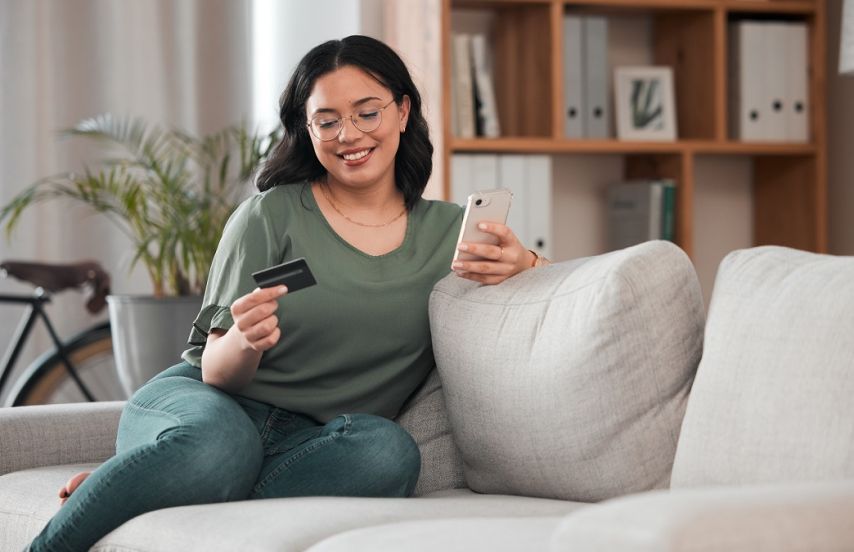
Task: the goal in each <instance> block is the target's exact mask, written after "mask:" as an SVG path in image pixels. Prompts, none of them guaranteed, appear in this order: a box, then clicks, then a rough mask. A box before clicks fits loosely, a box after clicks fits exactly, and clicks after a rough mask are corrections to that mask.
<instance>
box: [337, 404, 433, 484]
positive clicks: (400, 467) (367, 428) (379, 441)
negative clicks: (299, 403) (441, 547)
mask: <svg viewBox="0 0 854 552" xmlns="http://www.w3.org/2000/svg"><path fill="white" fill-rule="evenodd" d="M327 427H329V428H330V429H333V430H336V431H339V432H341V433H342V434H343V435H346V436H347V437H348V439H350V440H354V441H356V442H358V443H359V445H360V446H359V448H360V450H361V452H362V454H363V455H364V458H365V461H364V462H363V463H362V466H361V467H362V469H364V470H367V472H368V473H364V474H362V475H363V477H366V478H367V479H369V480H374V481H380V480H382V481H384V482H385V486H387V487H388V488H389V489H396V490H395V491H392V492H391V494H392V495H396V496H410V495H411V494H412V491H413V490H415V484H416V483H417V482H418V476H419V474H420V472H421V451H420V450H419V449H418V445H417V444H416V443H415V439H413V438H412V436H411V435H410V434H409V433H408V432H407V431H406V430H405V429H403V428H402V427H400V426H399V425H398V424H396V423H395V422H393V421H391V420H389V419H387V418H383V417H381V416H374V415H372V414H347V415H343V416H338V417H337V418H335V419H334V420H332V421H331V422H329V424H328V425H327Z"/></svg>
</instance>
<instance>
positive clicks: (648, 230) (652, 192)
mask: <svg viewBox="0 0 854 552" xmlns="http://www.w3.org/2000/svg"><path fill="white" fill-rule="evenodd" d="M675 199H676V187H675V184H674V183H673V181H671V180H633V181H628V182H619V183H616V184H612V185H611V186H609V187H608V248H609V249H610V250H616V249H624V248H626V247H630V246H632V245H636V244H639V243H643V242H645V241H649V240H660V239H667V240H670V241H673V239H674V238H675V206H676V201H675Z"/></svg>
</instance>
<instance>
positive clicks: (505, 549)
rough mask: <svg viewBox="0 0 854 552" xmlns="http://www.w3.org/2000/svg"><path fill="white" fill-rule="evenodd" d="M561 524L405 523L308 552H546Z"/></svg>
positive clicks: (537, 520)
mask: <svg viewBox="0 0 854 552" xmlns="http://www.w3.org/2000/svg"><path fill="white" fill-rule="evenodd" d="M562 520H563V518H562V517H559V516H553V517H533V518H518V517H501V518H457V519H434V520H420V521H404V522H400V523H392V524H388V525H377V526H373V527H365V528H362V529H354V530H352V531H346V532H344V533H340V534H338V535H335V536H333V537H329V538H328V539H326V540H323V541H321V542H319V543H318V544H316V545H314V546H312V547H311V548H309V550H308V552H352V551H353V550H370V551H372V552H400V551H402V550H405V551H406V552H436V551H442V552H471V551H472V550H489V551H490V552H519V551H522V550H524V551H526V552H536V551H543V552H545V551H547V550H548V548H549V541H550V539H551V536H552V534H553V533H554V531H555V529H556V528H557V527H558V525H560V523H561V521H562Z"/></svg>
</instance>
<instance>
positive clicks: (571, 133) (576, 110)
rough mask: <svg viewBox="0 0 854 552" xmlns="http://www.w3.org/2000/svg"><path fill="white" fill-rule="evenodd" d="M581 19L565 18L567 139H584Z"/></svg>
mask: <svg viewBox="0 0 854 552" xmlns="http://www.w3.org/2000/svg"><path fill="white" fill-rule="evenodd" d="M581 19H582V18H581V17H579V16H577V15H565V16H564V17H563V98H564V106H563V108H564V111H563V114H564V133H565V135H566V137H567V138H583V137H584V134H585V133H584V52H583V50H582V29H581Z"/></svg>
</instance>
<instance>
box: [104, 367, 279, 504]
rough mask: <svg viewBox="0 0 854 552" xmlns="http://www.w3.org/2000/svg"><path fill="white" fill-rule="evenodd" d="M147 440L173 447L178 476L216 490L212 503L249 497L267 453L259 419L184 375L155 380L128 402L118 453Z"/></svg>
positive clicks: (167, 449)
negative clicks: (250, 416) (259, 431)
mask: <svg viewBox="0 0 854 552" xmlns="http://www.w3.org/2000/svg"><path fill="white" fill-rule="evenodd" d="M173 368H180V365H178V366H175V367H173ZM191 368H192V367H191ZM145 443H157V446H158V447H163V448H164V450H165V451H168V454H169V455H170V456H171V457H172V459H173V464H174V466H175V469H174V472H175V473H174V476H175V477H178V478H182V479H184V480H185V481H186V482H190V481H192V482H193V483H194V484H195V485H199V486H204V487H209V488H210V489H216V491H215V495H216V496H209V497H208V500H209V501H226V500H236V499H241V498H245V497H246V496H247V495H248V493H249V491H250V490H251V488H252V485H253V484H254V481H255V479H256V478H257V476H258V471H259V470H260V468H261V463H262V461H263V456H264V453H263V447H262V445H261V440H260V438H259V436H258V432H257V430H256V429H255V425H254V423H253V422H252V420H251V419H250V418H249V417H248V416H247V415H246V413H245V411H244V410H243V409H242V408H241V407H240V405H239V404H237V402H236V401H234V399H233V398H231V397H230V396H229V395H228V394H226V393H223V392H222V391H220V390H218V389H215V388H213V387H210V386H208V385H206V384H204V383H202V382H199V381H193V380H192V379H188V378H185V377H180V376H178V377H168V376H167V377H162V378H155V379H154V380H152V381H150V382H148V383H147V384H145V385H144V386H143V387H142V388H141V389H140V390H139V391H137V393H135V394H134V397H133V398H132V399H131V400H130V401H128V403H127V405H126V406H125V410H124V412H123V413H122V420H121V421H120V424H119V435H118V438H117V443H116V445H117V447H116V448H117V452H121V451H124V450H130V449H131V448H133V447H135V446H139V445H142V444H145Z"/></svg>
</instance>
